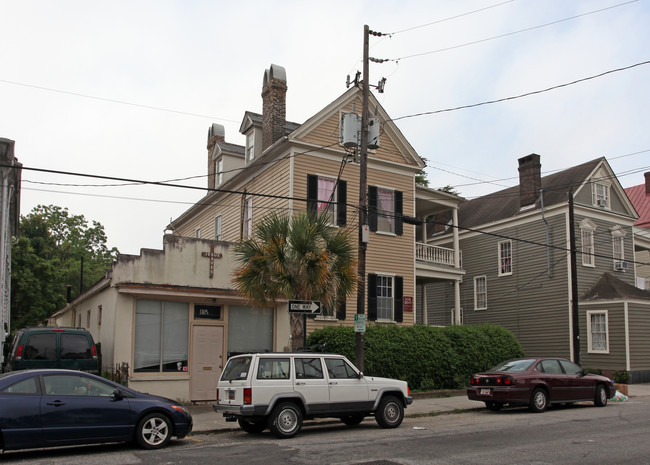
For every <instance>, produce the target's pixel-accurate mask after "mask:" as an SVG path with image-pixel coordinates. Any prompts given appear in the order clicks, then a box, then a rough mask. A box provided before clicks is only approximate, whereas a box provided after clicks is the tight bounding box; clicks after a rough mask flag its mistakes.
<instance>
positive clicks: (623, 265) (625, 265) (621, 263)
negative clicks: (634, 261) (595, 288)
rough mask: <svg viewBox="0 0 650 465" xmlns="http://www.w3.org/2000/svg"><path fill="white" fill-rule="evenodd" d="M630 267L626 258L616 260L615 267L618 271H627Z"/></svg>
mask: <svg viewBox="0 0 650 465" xmlns="http://www.w3.org/2000/svg"><path fill="white" fill-rule="evenodd" d="M627 268H628V263H627V262H626V261H624V260H621V261H617V262H614V269H615V270H616V271H626V270H627Z"/></svg>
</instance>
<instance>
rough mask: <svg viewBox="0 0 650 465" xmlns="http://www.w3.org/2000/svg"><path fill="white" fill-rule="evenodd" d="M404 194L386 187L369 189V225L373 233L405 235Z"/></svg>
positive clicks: (370, 187)
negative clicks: (403, 216)
mask: <svg viewBox="0 0 650 465" xmlns="http://www.w3.org/2000/svg"><path fill="white" fill-rule="evenodd" d="M403 197H404V196H403V193H402V192H401V191H398V190H394V189H389V188H385V187H377V186H369V187H368V213H369V216H368V223H369V226H370V230H371V231H377V232H384V233H389V234H395V235H398V236H401V235H402V234H403V218H402V213H403V211H402V209H403Z"/></svg>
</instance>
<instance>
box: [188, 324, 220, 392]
mask: <svg viewBox="0 0 650 465" xmlns="http://www.w3.org/2000/svg"><path fill="white" fill-rule="evenodd" d="M222 369H223V327H222V326H194V327H193V328H192V360H191V362H190V389H191V393H190V394H191V396H192V399H191V400H194V401H198V400H217V382H218V381H219V377H220V376H221V370H222Z"/></svg>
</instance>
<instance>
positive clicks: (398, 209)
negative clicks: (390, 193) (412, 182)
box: [394, 191, 404, 236]
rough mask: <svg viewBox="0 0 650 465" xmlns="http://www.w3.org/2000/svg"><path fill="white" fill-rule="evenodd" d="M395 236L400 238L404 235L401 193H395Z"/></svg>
mask: <svg viewBox="0 0 650 465" xmlns="http://www.w3.org/2000/svg"><path fill="white" fill-rule="evenodd" d="M394 200H395V234H397V235H398V236H401V235H402V234H404V221H403V219H402V214H403V211H402V210H403V206H402V205H403V194H402V191H395V199H394Z"/></svg>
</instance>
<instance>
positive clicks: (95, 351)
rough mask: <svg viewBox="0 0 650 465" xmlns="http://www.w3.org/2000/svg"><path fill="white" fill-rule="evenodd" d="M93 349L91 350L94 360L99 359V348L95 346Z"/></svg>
mask: <svg viewBox="0 0 650 465" xmlns="http://www.w3.org/2000/svg"><path fill="white" fill-rule="evenodd" d="M91 347H92V349H91V350H92V353H93V358H97V347H95V344H93V345H92V346H91Z"/></svg>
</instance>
